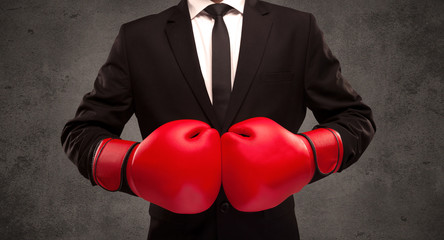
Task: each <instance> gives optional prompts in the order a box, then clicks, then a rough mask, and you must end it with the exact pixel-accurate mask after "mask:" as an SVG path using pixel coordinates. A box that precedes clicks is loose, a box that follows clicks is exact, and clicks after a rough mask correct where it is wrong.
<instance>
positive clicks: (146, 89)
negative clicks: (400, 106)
mask: <svg viewBox="0 0 444 240" xmlns="http://www.w3.org/2000/svg"><path fill="white" fill-rule="evenodd" d="M223 3H226V4H228V5H230V6H231V8H230V10H229V12H228V13H227V15H226V17H225V16H224V20H225V22H226V24H227V28H228V32H229V33H230V44H231V62H230V63H231V76H232V78H231V81H232V82H231V88H232V90H231V95H230V96H229V102H228V105H227V106H226V112H225V114H224V118H223V120H222V121H221V120H220V118H219V117H218V114H217V113H216V111H215V109H214V107H213V104H214V103H213V100H214V99H213V93H212V91H211V87H210V85H211V81H209V79H211V78H212V76H211V73H210V72H211V71H210V70H209V69H213V68H212V67H209V66H211V64H210V62H211V58H210V57H209V55H208V51H211V44H210V45H209V44H208V41H207V40H204V39H211V38H206V37H208V25H205V23H202V22H199V21H201V20H202V19H201V20H198V18H199V17H201V18H205V16H208V13H207V12H206V10H205V6H207V5H209V4H213V3H212V2H211V1H209V0H197V1H192V0H189V1H186V0H182V1H181V2H180V3H179V4H178V5H177V6H174V7H171V8H169V9H167V10H165V11H163V12H161V13H159V14H155V15H150V16H147V17H144V18H141V19H138V20H135V21H132V22H130V23H126V24H124V25H122V27H121V29H120V32H119V34H118V36H117V38H116V40H115V43H114V45H113V47H112V49H111V52H110V55H109V57H108V59H107V61H106V63H105V64H104V65H103V67H102V68H101V69H100V71H99V74H98V77H97V79H96V81H95V83H94V89H93V90H92V91H91V92H90V93H88V94H86V95H85V96H84V98H83V100H82V102H81V104H80V106H79V108H78V110H77V113H76V116H75V118H74V119H72V120H70V121H69V122H68V123H67V124H66V126H65V128H64V129H63V133H62V144H63V147H64V149H65V152H66V153H67V155H68V157H69V158H70V159H71V160H72V161H73V162H74V163H75V164H76V165H77V167H78V169H79V171H80V172H81V174H82V175H83V176H85V177H86V178H88V179H90V180H91V183H92V184H93V185H95V184H96V182H95V181H94V180H93V177H92V176H93V173H92V166H91V164H92V159H93V158H94V155H95V149H96V147H97V145H98V144H99V143H100V142H101V141H102V140H103V139H105V138H119V136H120V134H121V132H122V130H123V127H124V125H125V123H126V122H127V121H128V120H129V119H130V117H131V116H132V114H136V117H137V120H138V123H139V128H140V131H141V134H142V137H143V138H146V137H147V136H148V135H149V134H150V133H151V132H153V131H154V130H155V129H156V128H158V127H159V126H161V125H162V124H164V123H167V122H171V121H173V120H178V119H196V120H200V121H203V122H205V123H208V124H209V125H210V126H211V127H213V128H215V129H217V130H218V132H219V134H220V135H222V134H223V133H225V132H227V130H228V129H229V127H230V126H232V125H233V124H235V123H238V122H241V121H243V120H246V119H250V118H253V117H267V118H270V119H272V120H274V121H275V122H277V123H279V124H280V125H281V126H283V127H284V128H286V129H287V130H289V131H291V132H293V133H297V131H298V129H299V127H300V126H301V124H302V122H303V120H304V118H305V114H306V108H307V107H308V108H309V109H310V110H312V111H313V114H314V116H315V118H316V120H317V121H318V122H319V125H317V126H315V128H319V127H327V128H331V129H334V130H336V131H337V132H338V133H339V134H340V137H341V139H342V142H343V158H342V164H341V166H340V167H339V172H340V171H342V170H344V169H346V168H347V167H349V166H350V165H352V164H353V163H354V162H356V161H357V160H358V158H359V157H360V156H361V154H362V153H363V151H364V150H365V149H366V147H367V146H368V144H369V143H370V140H371V139H372V137H373V135H374V132H375V129H376V128H375V124H374V122H373V118H372V112H371V109H370V108H369V107H368V106H367V105H365V104H364V103H363V102H362V101H361V97H360V96H359V95H358V94H357V93H356V92H355V91H354V90H353V89H352V87H351V86H350V84H349V83H348V82H347V81H346V80H345V79H344V78H343V77H342V75H341V70H340V65H339V62H338V60H337V59H336V58H335V57H334V56H333V55H332V53H331V51H330V49H329V48H328V46H327V45H326V43H325V42H324V39H323V35H322V32H321V31H320V29H319V28H318V26H317V24H316V21H315V19H314V17H313V16H312V15H311V14H309V13H305V12H300V11H297V10H293V9H289V8H285V7H281V6H277V5H274V4H270V3H266V2H262V1H258V0H245V1H241V0H238V1H228V0H226V1H223ZM230 14H231V15H230ZM230 18H231V19H230ZM208 19H210V18H208ZM239 19H240V20H239ZM196 21H197V23H196ZM210 21H211V19H210ZM236 22H238V23H241V24H239V25H240V26H239V25H237V30H236V26H235V27H234V30H233V29H232V27H233V25H236V24H233V23H236ZM205 29H207V30H205ZM236 31H237V32H236ZM232 36H235V37H234V38H236V39H233V37H232ZM205 41H206V42H205ZM236 44H237V45H238V46H236ZM233 45H235V46H233ZM236 48H237V49H236ZM213 71H214V70H213ZM213 77H214V76H213ZM322 177H324V175H322V174H320V173H319V172H316V173H315V175H314V177H313V179H312V180H311V182H314V181H317V180H319V179H320V178H322ZM344 184H346V183H344ZM120 191H124V192H127V193H130V194H133V193H132V191H131V189H130V188H129V187H128V185H127V183H124V184H123V186H122V187H121V188H120ZM293 209H294V200H293V198H292V197H291V196H290V197H289V198H287V199H286V200H285V201H283V202H282V203H281V204H279V205H278V206H276V207H274V208H271V209H268V210H265V211H258V212H241V211H238V210H236V209H234V208H233V207H232V206H231V204H230V203H229V201H228V200H227V197H226V195H225V193H224V191H223V188H221V190H220V192H219V195H218V197H217V199H216V200H215V202H214V203H213V205H212V206H211V207H210V208H209V209H208V210H206V211H204V212H202V213H198V214H176V213H173V212H171V211H168V210H166V209H164V208H162V207H159V206H158V205H155V204H151V206H150V211H149V212H150V215H151V225H150V230H149V239H230V240H233V239H284V240H285V239H299V234H298V228H297V223H296V218H295V214H294V210H293Z"/></svg>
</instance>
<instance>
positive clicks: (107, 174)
mask: <svg viewBox="0 0 444 240" xmlns="http://www.w3.org/2000/svg"><path fill="white" fill-rule="evenodd" d="M137 145H138V143H137V142H133V141H126V140H121V139H111V138H106V139H103V140H102V141H101V142H100V143H99V146H98V148H97V150H96V152H95V154H94V159H93V164H92V173H93V178H94V182H95V183H96V184H97V185H99V186H101V187H102V188H104V189H106V190H108V191H118V190H120V189H121V187H122V185H123V182H124V181H125V170H126V167H125V166H126V162H127V160H128V158H129V157H130V156H131V155H132V154H131V153H132V152H133V150H134V148H135V147H136V146H137Z"/></svg>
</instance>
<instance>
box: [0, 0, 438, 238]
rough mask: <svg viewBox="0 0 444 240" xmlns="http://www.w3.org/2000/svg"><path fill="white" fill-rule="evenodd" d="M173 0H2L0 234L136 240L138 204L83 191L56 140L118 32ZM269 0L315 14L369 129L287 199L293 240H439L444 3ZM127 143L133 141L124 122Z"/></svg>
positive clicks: (141, 214) (142, 227)
mask: <svg viewBox="0 0 444 240" xmlns="http://www.w3.org/2000/svg"><path fill="white" fill-rule="evenodd" d="M177 2H178V1H173V0H168V1H166V0H163V1H162V0H155V1H154V0H144V1H141V0H134V1H117V0H114V1H111V0H100V1H99V0H97V1H96V0H94V1H91V0H88V1H86V0H78V1H62V0H57V1H56V0H46V1H43V0H42V1H40V0H39V1H37V0H28V1H24V0H3V1H1V2H0V26H1V31H0V77H1V84H0V93H1V94H0V107H1V115H0V126H1V133H0V142H1V145H0V149H1V154H0V180H1V182H0V201H1V204H0V239H146V234H147V229H148V224H149V221H150V219H149V216H148V203H147V202H145V201H143V200H141V199H138V198H135V197H130V196H129V195H126V194H122V193H109V192H105V191H104V190H102V189H100V188H99V187H91V186H90V184H89V182H88V181H87V180H86V179H84V178H83V177H82V176H81V175H80V174H79V173H78V171H77V169H76V168H75V167H74V165H73V164H72V163H71V162H70V161H69V160H68V158H67V157H66V156H65V154H64V153H63V151H62V148H61V146H60V140H59V139H60V132H61V129H62V127H63V125H64V124H65V122H66V121H67V120H68V119H70V118H72V117H73V115H74V113H75V110H76V108H77V106H78V104H79V102H80V99H81V97H82V95H83V94H85V93H86V92H88V91H90V90H91V89H92V83H93V80H94V79H95V77H96V74H97V71H98V69H99V67H100V66H101V65H102V64H103V63H104V61H105V58H106V57H107V54H108V51H109V49H110V47H111V44H112V42H113V40H114V38H115V36H116V34H117V31H118V28H119V26H120V25H121V24H122V23H124V22H127V21H130V20H132V19H135V18H138V17H141V16H144V15H147V14H151V13H156V12H159V11H160V10H162V9H165V8H167V7H168V6H171V5H173V4H176V3H177ZM272 2H274V3H278V4H281V5H285V6H289V7H293V8H297V9H300V10H304V11H308V12H312V13H314V15H315V16H316V17H317V19H318V22H319V25H320V26H321V28H322V29H323V31H324V32H325V36H326V39H327V41H328V43H329V45H330V47H331V48H332V50H333V52H334V54H335V55H336V56H337V57H338V58H339V59H340V61H341V63H342V70H343V74H344V75H345V76H346V78H348V79H349V81H350V82H351V83H352V85H353V86H354V88H355V89H356V90H357V91H358V92H359V93H360V94H361V95H362V97H363V98H364V100H365V102H366V103H368V104H369V105H370V106H371V107H372V108H373V109H374V114H375V120H376V123H377V126H378V132H377V135H376V137H375V139H374V140H373V142H372V144H371V145H370V147H369V148H368V150H367V151H366V152H365V154H364V155H363V156H362V158H361V160H360V161H359V162H358V163H356V164H355V165H353V166H352V167H350V168H349V169H348V170H346V171H344V172H343V173H341V174H336V175H334V176H330V177H328V178H327V179H324V180H322V181H320V182H318V183H315V184H313V185H310V186H308V187H306V188H305V189H304V190H303V191H301V192H300V193H298V194H296V195H295V200H296V208H295V211H296V213H297V216H298V221H299V227H300V232H301V237H302V239H439V238H440V237H442V235H443V234H444V230H443V229H444V181H443V180H444V178H443V167H444V163H443V155H444V152H443V147H444V146H443V142H444V138H443V133H444V131H443V114H444V109H443V105H444V102H443V74H444V71H443V67H444V66H443V63H444V52H443V49H444V35H443V34H444V26H443V20H444V19H443V15H442V12H443V11H444V2H443V1H442V0H422V1H417V0H336V1H324V0H300V1H284V0H280V1H278V0H274V1H272ZM313 124H315V121H314V119H313V117H312V116H310V115H309V116H308V117H307V121H306V122H305V124H304V126H303V129H302V130H307V129H310V127H311V126H312V125H313ZM123 137H124V138H126V139H132V140H140V135H139V133H138V130H137V125H136V123H135V121H134V119H132V120H131V121H130V123H129V124H128V126H127V128H126V129H125V132H124V135H123Z"/></svg>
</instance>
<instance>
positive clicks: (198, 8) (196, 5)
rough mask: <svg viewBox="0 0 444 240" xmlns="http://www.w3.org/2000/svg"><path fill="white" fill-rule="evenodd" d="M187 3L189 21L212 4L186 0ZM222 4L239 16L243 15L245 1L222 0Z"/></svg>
mask: <svg viewBox="0 0 444 240" xmlns="http://www.w3.org/2000/svg"><path fill="white" fill-rule="evenodd" d="M187 2H188V9H189V11H190V17H191V19H193V18H195V17H196V16H197V14H199V13H200V12H202V10H204V9H205V8H206V7H208V5H211V4H214V2H212V1H211V0H188V1H187ZM222 3H225V4H227V5H230V6H231V7H232V8H234V9H236V10H237V11H238V12H240V13H241V14H243V13H244V5H245V0H224V1H222Z"/></svg>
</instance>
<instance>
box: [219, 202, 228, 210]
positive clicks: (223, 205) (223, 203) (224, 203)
mask: <svg viewBox="0 0 444 240" xmlns="http://www.w3.org/2000/svg"><path fill="white" fill-rule="evenodd" d="M229 208H230V203H229V202H222V203H221V204H220V206H219V211H220V212H221V213H225V212H226V211H227V210H228V209H229Z"/></svg>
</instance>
